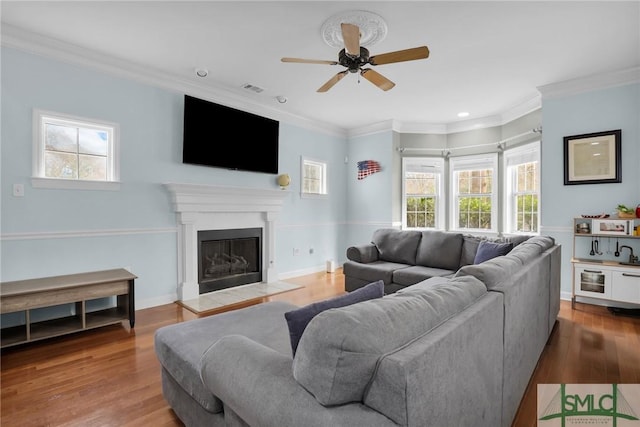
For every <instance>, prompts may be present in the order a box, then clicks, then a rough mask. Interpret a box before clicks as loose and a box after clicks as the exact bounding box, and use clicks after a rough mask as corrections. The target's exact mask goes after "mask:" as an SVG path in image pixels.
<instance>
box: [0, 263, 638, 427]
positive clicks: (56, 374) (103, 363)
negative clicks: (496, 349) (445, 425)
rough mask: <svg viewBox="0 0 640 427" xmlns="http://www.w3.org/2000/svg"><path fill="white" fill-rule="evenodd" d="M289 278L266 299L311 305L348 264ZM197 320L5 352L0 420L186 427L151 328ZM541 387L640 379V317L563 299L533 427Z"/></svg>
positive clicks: (154, 312)
mask: <svg viewBox="0 0 640 427" xmlns="http://www.w3.org/2000/svg"><path fill="white" fill-rule="evenodd" d="M287 281H288V282H291V283H296V284H300V285H304V286H305V287H304V288H302V289H298V290H295V291H291V292H288V293H284V294H279V295H275V296H273V297H269V298H265V301H275V300H282V301H290V302H293V303H294V304H298V305H305V304H308V303H310V302H313V301H319V300H323V299H326V298H329V297H331V296H334V295H338V294H341V293H343V292H344V276H343V275H342V273H341V270H338V271H337V272H336V273H334V274H326V273H317V274H311V275H308V276H302V277H298V278H294V279H288V280H287ZM234 308H239V307H237V306H236V307H234ZM196 317H197V316H196V315H195V314H193V313H192V312H190V311H188V310H187V309H185V308H182V307H181V306H179V305H178V304H167V305H162V306H159V307H153V308H149V309H144V310H139V311H137V312H136V326H135V329H134V330H130V329H129V328H128V325H126V324H125V322H123V324H122V325H121V326H118V325H116V326H108V327H105V328H101V329H97V330H93V331H87V332H83V333H78V334H74V335H70V336H67V337H61V338H54V339H51V340H47V341H42V342H36V343H32V344H28V345H24V346H21V347H16V348H8V349H4V350H3V351H2V358H1V377H0V381H1V382H0V386H1V401H0V403H1V406H0V411H1V412H0V425H2V426H3V427H10V426H83V427H86V426H100V427H105V426H118V427H120V426H154V427H155V426H181V425H182V424H181V423H180V421H179V420H178V419H177V418H176V417H175V415H174V414H173V412H172V411H171V409H169V407H168V406H167V404H166V402H165V401H164V399H163V397H162V391H161V386H160V365H159V363H158V360H157V358H156V356H155V353H154V349H153V334H154V332H155V330H156V329H158V328H159V327H161V326H164V325H169V324H173V323H178V322H183V321H187V320H191V319H195V318H196ZM538 383H541V384H544V383H552V384H556V383H640V318H631V317H622V316H614V315H611V314H610V313H609V312H608V311H607V310H606V309H604V308H603V307H596V306H591V305H587V304H578V305H577V306H576V309H575V310H572V309H571V306H570V303H569V302H567V301H562V304H561V310H560V317H559V320H558V323H557V325H556V329H555V330H554V332H553V334H552V336H551V338H550V340H549V343H548V345H547V347H546V348H545V350H544V352H543V354H542V357H541V358H540V361H539V363H538V367H537V369H536V371H535V373H534V375H533V377H532V379H531V382H530V384H529V387H528V389H527V392H526V394H525V396H524V399H523V400H522V403H521V406H520V409H519V411H518V414H517V416H516V420H515V422H514V424H513V425H514V426H535V425H536V385H537V384H538Z"/></svg>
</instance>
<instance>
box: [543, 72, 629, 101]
mask: <svg viewBox="0 0 640 427" xmlns="http://www.w3.org/2000/svg"><path fill="white" fill-rule="evenodd" d="M634 83H640V67H635V68H630V69H627V70H621V71H614V72H611V73H606V74H598V75H592V76H587V77H582V78H579V79H573V80H565V81H563V82H558V83H551V84H548V85H544V86H539V87H538V90H539V91H540V93H541V94H542V97H543V98H544V99H551V98H558V97H562V96H570V95H577V94H579V93H583V92H592V91H594V90H600V89H607V88H612V87H616V86H625V85H630V84H634Z"/></svg>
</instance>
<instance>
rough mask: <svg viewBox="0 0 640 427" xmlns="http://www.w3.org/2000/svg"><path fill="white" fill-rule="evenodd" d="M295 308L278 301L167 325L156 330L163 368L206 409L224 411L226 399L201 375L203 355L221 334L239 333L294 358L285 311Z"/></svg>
mask: <svg viewBox="0 0 640 427" xmlns="http://www.w3.org/2000/svg"><path fill="white" fill-rule="evenodd" d="M295 308H297V306H295V305H293V304H290V303H286V302H281V301H278V302H274V303H273V304H260V305H256V306H251V307H247V308H245V309H243V310H236V311H230V312H227V313H221V314H217V315H216V316H210V317H203V318H200V319H195V320H190V321H188V322H183V323H176V324H174V325H168V326H164V327H162V328H159V329H158V330H157V331H156V333H155V337H154V339H155V343H154V344H155V351H156V355H157V357H158V360H159V361H160V364H161V365H162V366H163V368H164V369H166V370H167V372H169V374H170V375H171V377H172V379H173V380H174V381H175V382H176V383H178V384H180V386H181V387H182V388H183V389H184V391H185V392H186V393H187V394H188V395H190V396H191V397H192V398H193V399H194V400H195V401H197V402H198V403H199V404H200V405H201V406H202V407H203V408H204V409H205V410H207V411H209V412H213V413H215V412H220V411H221V410H222V402H220V400H219V399H218V398H216V397H215V396H214V395H212V394H211V392H210V391H209V390H207V389H206V388H205V387H204V385H203V384H202V381H200V378H199V372H200V367H199V365H198V362H199V360H200V357H201V356H202V354H203V353H204V352H205V351H206V350H207V348H209V346H210V345H211V344H213V343H214V342H216V341H217V340H218V339H220V338H221V337H223V336H225V335H228V334H233V333H237V334H242V335H245V336H247V337H249V338H251V339H253V340H255V341H257V342H261V343H264V344H265V345H268V346H269V347H271V348H273V349H274V350H276V351H279V352H280V353H282V354H285V355H289V357H291V344H290V341H289V331H288V328H287V323H286V320H285V318H284V313H285V312H287V311H289V310H292V309H295ZM257 325H259V326H260V327H257Z"/></svg>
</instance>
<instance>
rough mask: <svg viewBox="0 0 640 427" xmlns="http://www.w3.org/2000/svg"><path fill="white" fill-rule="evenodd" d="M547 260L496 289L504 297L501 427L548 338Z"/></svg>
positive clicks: (515, 405)
mask: <svg viewBox="0 0 640 427" xmlns="http://www.w3.org/2000/svg"><path fill="white" fill-rule="evenodd" d="M549 262H550V260H549V257H548V256H544V257H542V256H541V257H538V258H535V259H534V260H532V261H530V262H529V263H528V264H527V268H526V269H521V270H520V271H519V272H518V273H516V274H514V275H513V277H511V280H508V281H503V282H502V283H501V284H500V285H499V286H496V287H495V288H494V289H493V290H494V292H501V293H502V294H503V295H504V332H503V333H504V361H503V369H504V380H503V394H502V402H503V403H502V406H503V414H502V426H503V427H509V426H511V423H512V421H513V418H514V416H515V414H516V412H517V410H518V406H519V405H520V401H521V400H522V397H523V395H524V392H525V390H526V388H527V384H528V382H529V379H530V378H531V374H532V373H533V371H534V370H535V367H536V364H537V363H538V359H539V358H540V354H541V353H542V350H543V349H544V347H545V345H546V342H547V339H548V337H549V332H548V322H549V287H548V283H549V280H550V278H549Z"/></svg>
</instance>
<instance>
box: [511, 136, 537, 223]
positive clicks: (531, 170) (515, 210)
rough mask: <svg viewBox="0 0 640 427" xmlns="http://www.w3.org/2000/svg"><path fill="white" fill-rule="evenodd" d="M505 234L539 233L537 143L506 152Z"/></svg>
mask: <svg viewBox="0 0 640 427" xmlns="http://www.w3.org/2000/svg"><path fill="white" fill-rule="evenodd" d="M504 168H505V171H506V173H505V192H504V194H505V218H506V223H505V231H506V232H507V233H527V234H528V233H533V234H536V233H538V232H539V225H540V203H539V202H540V142H534V143H531V144H527V145H524V146H521V147H517V148H512V149H510V150H506V151H505V153H504Z"/></svg>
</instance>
